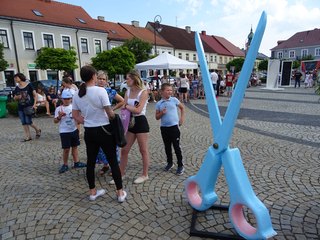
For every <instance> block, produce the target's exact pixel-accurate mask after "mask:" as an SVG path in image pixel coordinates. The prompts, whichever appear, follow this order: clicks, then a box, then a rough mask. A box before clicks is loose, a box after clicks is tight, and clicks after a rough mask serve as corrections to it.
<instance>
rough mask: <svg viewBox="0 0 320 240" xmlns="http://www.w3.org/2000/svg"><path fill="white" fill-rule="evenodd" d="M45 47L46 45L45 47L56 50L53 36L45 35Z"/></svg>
mask: <svg viewBox="0 0 320 240" xmlns="http://www.w3.org/2000/svg"><path fill="white" fill-rule="evenodd" d="M43 45H44V47H48V48H54V45H53V35H51V34H43Z"/></svg>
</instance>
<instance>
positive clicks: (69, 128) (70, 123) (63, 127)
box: [54, 104, 77, 133]
mask: <svg viewBox="0 0 320 240" xmlns="http://www.w3.org/2000/svg"><path fill="white" fill-rule="evenodd" d="M59 112H64V113H65V114H66V115H65V116H63V117H62V118H61V120H60V122H59V132H60V133H69V132H74V131H75V130H76V129H77V127H76V122H75V120H74V119H73V118H72V104H70V105H68V106H63V105H60V106H59V107H57V108H56V110H55V113H54V117H55V118H57V117H58V116H59Z"/></svg>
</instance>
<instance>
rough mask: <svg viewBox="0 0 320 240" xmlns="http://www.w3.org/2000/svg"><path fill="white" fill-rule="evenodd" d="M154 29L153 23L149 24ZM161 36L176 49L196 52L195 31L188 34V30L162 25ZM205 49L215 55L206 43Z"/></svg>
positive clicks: (204, 44)
mask: <svg viewBox="0 0 320 240" xmlns="http://www.w3.org/2000/svg"><path fill="white" fill-rule="evenodd" d="M148 24H149V25H150V26H151V27H152V28H154V23H153V22H148V23H147V25H148ZM161 28H162V30H161V32H160V35H161V37H163V38H164V39H165V40H166V41H168V42H169V43H171V44H172V46H173V47H174V48H175V49H183V50H189V51H196V45H195V39H194V35H195V32H194V31H190V32H188V31H187V30H186V29H182V28H177V27H172V26H168V25H163V24H161ZM203 48H204V51H205V52H209V53H214V51H213V49H212V48H210V47H209V46H208V45H207V44H206V43H205V42H204V43H203Z"/></svg>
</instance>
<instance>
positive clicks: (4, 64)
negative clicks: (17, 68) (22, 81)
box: [0, 43, 9, 72]
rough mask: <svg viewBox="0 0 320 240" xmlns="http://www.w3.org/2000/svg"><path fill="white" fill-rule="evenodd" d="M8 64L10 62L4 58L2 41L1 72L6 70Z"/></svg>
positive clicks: (0, 52)
mask: <svg viewBox="0 0 320 240" xmlns="http://www.w3.org/2000/svg"><path fill="white" fill-rule="evenodd" d="M8 65H9V64H8V62H7V61H6V60H5V59H4V53H3V44H2V43H0V72H2V71H4V70H6V69H7V67H8Z"/></svg>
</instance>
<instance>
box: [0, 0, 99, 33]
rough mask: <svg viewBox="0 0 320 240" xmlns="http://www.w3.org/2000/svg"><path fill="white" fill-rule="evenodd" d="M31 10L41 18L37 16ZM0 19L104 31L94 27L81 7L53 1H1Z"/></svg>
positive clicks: (91, 20) (92, 21)
mask: <svg viewBox="0 0 320 240" xmlns="http://www.w3.org/2000/svg"><path fill="white" fill-rule="evenodd" d="M33 10H36V11H38V12H39V13H41V15H42V16H37V15H36V14H35V13H34V12H33ZM0 18H7V19H15V20H23V21H30V22H37V23H44V24H52V25H58V26H67V27H74V28H81V29H88V30H95V31H102V32H104V31H105V30H104V29H102V28H99V27H98V26H95V24H94V19H92V18H91V17H90V15H89V14H88V13H87V12H86V11H85V10H84V9H83V8H82V7H80V6H75V5H71V4H66V3H61V2H56V1H53V0H28V1H27V0H14V1H12V0H1V7H0ZM79 19H82V20H83V21H84V22H85V23H81V22H80V21H81V20H79Z"/></svg>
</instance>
